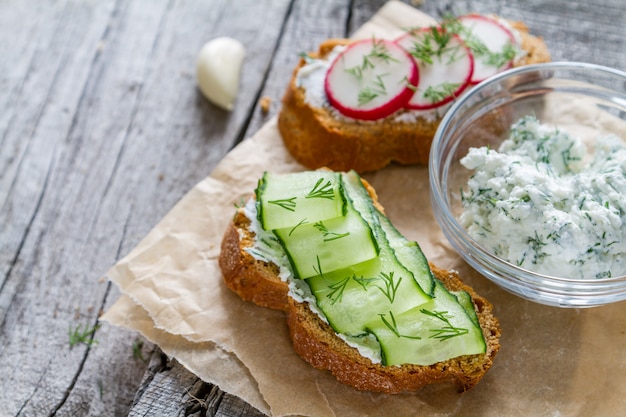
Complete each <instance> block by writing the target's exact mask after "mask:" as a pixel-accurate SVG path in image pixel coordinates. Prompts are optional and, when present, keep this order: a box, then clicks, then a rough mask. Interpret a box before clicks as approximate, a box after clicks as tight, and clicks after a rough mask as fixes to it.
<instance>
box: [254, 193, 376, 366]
mask: <svg viewBox="0 0 626 417" xmlns="http://www.w3.org/2000/svg"><path fill="white" fill-rule="evenodd" d="M244 214H245V215H246V217H247V218H248V219H249V220H250V230H251V231H252V232H254V234H255V239H254V246H252V247H251V248H247V249H246V251H247V252H248V253H249V254H250V255H252V257H253V258H254V259H257V260H260V261H263V262H272V263H274V264H275V265H276V266H278V269H279V278H280V279H281V280H282V281H284V282H287V283H288V284H289V297H291V298H292V299H294V300H295V301H297V302H299V303H307V304H308V305H309V308H310V309H311V311H313V312H314V313H315V314H317V315H318V316H319V317H320V319H322V321H324V322H325V323H328V320H327V319H326V316H325V315H324V313H322V311H321V310H320V309H319V307H318V306H317V302H316V300H315V296H314V295H313V293H311V289H310V288H309V286H308V284H307V283H306V282H305V281H304V280H302V279H297V278H295V276H294V273H293V270H292V268H291V264H290V263H289V259H288V258H287V254H286V253H285V251H284V249H283V247H282V246H281V244H280V242H279V241H278V239H277V238H276V236H274V234H273V233H272V232H268V231H266V230H264V229H263V227H261V223H260V222H259V220H258V218H257V209H256V200H254V199H250V200H248V202H247V203H246V205H245V206H244ZM337 336H338V337H339V338H341V339H342V340H344V341H345V342H346V343H347V344H348V345H349V346H352V347H353V348H355V349H357V350H358V351H359V354H360V355H361V356H363V357H366V358H368V359H370V360H371V361H372V362H373V363H381V360H382V358H381V354H380V352H381V349H380V344H379V343H378V340H376V337H374V336H373V335H371V334H365V335H362V336H361V335H359V336H347V335H344V334H341V333H337Z"/></svg>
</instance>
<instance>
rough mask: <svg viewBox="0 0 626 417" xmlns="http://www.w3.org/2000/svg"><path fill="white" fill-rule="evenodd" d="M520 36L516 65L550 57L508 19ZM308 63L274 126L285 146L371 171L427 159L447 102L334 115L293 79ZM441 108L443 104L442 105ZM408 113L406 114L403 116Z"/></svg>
mask: <svg viewBox="0 0 626 417" xmlns="http://www.w3.org/2000/svg"><path fill="white" fill-rule="evenodd" d="M510 25H511V27H512V28H513V29H515V30H516V31H517V32H518V33H519V35H520V38H521V48H522V49H523V50H524V51H525V55H524V56H523V57H522V58H520V59H517V60H516V61H515V66H521V65H529V64H533V63H540V62H548V61H550V54H549V53H548V49H547V47H546V45H545V43H544V42H543V40H542V39H541V38H539V37H535V36H532V35H530V34H529V33H528V28H527V27H526V26H525V25H524V24H523V23H521V22H510ZM350 42H351V41H350V40H348V39H329V40H327V41H325V42H324V43H322V44H321V45H320V47H319V51H318V52H312V53H310V54H309V56H310V57H311V58H314V59H324V58H326V57H327V56H328V55H329V54H330V53H331V51H332V50H333V49H334V48H335V47H336V46H341V45H347V44H349V43H350ZM305 64H306V61H305V59H301V60H300V62H299V63H298V65H297V67H296V68H295V70H294V71H293V75H292V77H291V80H290V82H289V85H288V87H287V90H286V92H285V94H284V97H283V100H282V107H281V110H280V112H279V115H278V129H279V131H280V133H281V136H282V138H283V141H284V143H285V147H286V148H287V150H288V151H289V152H290V153H291V154H292V155H293V156H294V157H295V158H296V159H297V160H298V161H299V162H300V163H301V164H303V165H304V166H306V167H307V168H309V169H317V168H320V167H328V168H331V169H333V170H335V171H348V170H350V169H354V170H355V171H357V172H360V173H363V172H369V171H376V170H379V169H381V168H383V167H385V166H387V165H388V164H390V163H391V162H397V163H400V164H405V165H413V164H427V163H428V156H429V152H430V146H431V143H432V140H433V136H434V134H435V131H436V130H437V127H438V126H439V123H440V121H441V119H442V117H443V115H444V114H445V108H441V109H436V111H434V112H430V113H428V114H427V115H426V114H423V115H419V114H418V115H413V114H411V113H410V112H405V114H393V115H391V116H388V117H386V118H384V119H379V120H376V121H362V120H355V119H349V118H346V117H343V116H338V114H337V111H335V110H334V109H331V108H330V107H329V105H325V106H323V107H313V106H311V105H309V103H308V102H307V99H306V94H307V93H306V91H305V89H304V88H303V87H299V86H298V85H297V74H298V71H299V69H300V68H302V67H303V66H304V65H305ZM442 109H443V110H442ZM405 116H407V117H405Z"/></svg>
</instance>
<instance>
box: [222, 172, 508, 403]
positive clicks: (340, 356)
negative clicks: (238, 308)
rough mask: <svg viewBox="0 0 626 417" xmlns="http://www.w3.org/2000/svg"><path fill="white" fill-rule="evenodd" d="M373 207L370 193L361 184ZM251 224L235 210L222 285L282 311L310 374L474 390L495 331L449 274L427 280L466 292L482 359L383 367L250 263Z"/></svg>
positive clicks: (482, 305)
mask: <svg viewBox="0 0 626 417" xmlns="http://www.w3.org/2000/svg"><path fill="white" fill-rule="evenodd" d="M366 186H367V188H368V190H369V192H370V195H371V196H373V200H374V202H375V204H377V206H378V207H380V205H379V204H378V203H377V201H376V195H375V192H374V190H373V189H372V188H371V187H369V186H368V185H367V184H366ZM250 225H251V221H250V219H249V218H248V217H247V216H246V215H245V213H244V210H243V209H242V208H240V209H239V210H238V211H237V213H236V214H235V217H234V218H233V221H232V222H231V223H230V225H229V226H228V228H227V230H226V232H225V234H224V239H223V241H222V246H221V253H220V257H219V265H220V267H221V269H222V273H223V277H224V282H225V283H226V286H227V287H228V288H230V289H231V290H232V291H233V292H235V293H236V294H238V295H239V296H240V297H241V298H242V299H244V300H246V301H251V302H253V303H255V304H257V305H259V306H263V307H268V308H272V309H276V310H282V311H285V312H286V314H287V323H288V326H289V334H290V337H291V340H292V342H293V345H294V349H295V351H296V352H297V353H298V354H299V355H300V357H302V359H304V360H305V361H307V362H308V363H309V364H311V365H312V366H314V367H315V368H318V369H322V370H328V371H330V372H332V374H333V375H335V377H336V378H337V380H339V381H341V382H343V383H345V384H347V385H350V386H352V387H354V388H356V389H359V390H366V391H374V392H384V393H389V394H395V393H401V392H411V391H416V390H418V389H420V388H422V387H423V386H425V385H428V384H436V383H444V382H449V383H452V384H455V385H456V386H457V387H458V389H459V390H460V391H466V390H468V389H470V388H472V387H473V386H474V385H476V384H477V383H478V382H479V381H480V380H481V379H482V378H483V376H484V375H485V373H486V372H487V371H488V370H489V368H490V367H491V366H492V363H493V359H494V356H495V355H496V353H497V352H498V350H499V348H500V342H499V338H500V327H499V323H498V320H497V319H496V317H494V315H493V313H492V306H491V304H490V303H489V302H488V301H487V300H485V299H484V298H482V297H480V296H479V295H478V294H476V292H475V291H474V290H473V289H472V288H470V287H469V286H467V285H465V284H464V283H463V282H461V280H460V279H459V277H458V275H457V274H456V273H455V272H451V271H445V270H442V269H439V268H436V267H435V266H434V265H431V269H432V272H433V274H434V275H435V277H436V278H437V279H439V280H440V281H442V282H443V284H444V285H445V286H446V288H448V290H451V291H459V290H464V291H467V292H468V293H469V294H470V296H471V298H472V300H473V303H474V307H475V310H476V313H477V316H478V319H479V323H480V326H481V328H482V331H483V336H484V338H485V342H486V345H487V349H486V353H484V354H481V355H468V356H462V357H457V358H453V359H449V360H447V361H444V362H440V363H436V364H434V365H430V366H419V365H402V366H384V365H381V364H380V363H374V362H372V361H371V360H370V359H368V358H366V357H364V356H361V355H360V353H359V351H358V350H357V349H356V348H354V347H351V346H349V345H348V344H347V343H346V342H344V340H342V339H341V338H339V337H338V336H337V335H336V334H335V332H334V330H333V329H332V328H331V327H330V326H329V325H328V324H327V323H325V322H324V321H323V320H321V319H320V317H319V316H318V315H317V314H316V313H314V312H313V311H312V310H311V309H310V308H309V305H308V304H307V303H306V302H304V303H302V302H298V301H296V300H294V299H293V298H291V297H290V296H289V285H288V283H287V282H286V281H283V280H281V279H280V278H279V276H278V271H279V269H278V267H277V266H276V265H275V264H273V263H271V262H264V261H260V260H258V259H256V258H254V257H253V256H252V255H251V254H250V253H249V252H248V251H247V249H249V248H251V247H252V246H253V245H254V239H255V236H254V232H252V231H251V228H250Z"/></svg>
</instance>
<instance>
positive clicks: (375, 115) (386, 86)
mask: <svg viewBox="0 0 626 417" xmlns="http://www.w3.org/2000/svg"><path fill="white" fill-rule="evenodd" d="M418 79H419V73H418V70H417V65H416V64H415V62H414V61H413V58H411V57H410V56H409V54H407V53H406V52H405V51H404V50H403V49H402V48H401V47H400V46H398V45H397V44H395V43H394V42H392V41H389V40H380V39H379V40H377V39H367V40H361V41H357V42H354V43H352V44H350V45H349V46H348V47H346V49H345V50H343V51H342V52H341V53H339V55H338V56H337V57H336V58H335V60H334V61H333V62H332V63H331V65H330V68H329V69H328V72H327V73H326V79H325V81H324V89H325V91H326V95H327V97H328V101H329V102H330V104H331V105H332V106H333V107H335V108H336V109H337V110H338V111H339V112H340V113H341V114H343V115H344V116H347V117H351V118H354V119H361V120H376V119H381V118H383V117H387V116H389V115H390V114H392V113H394V112H396V111H397V110H399V109H401V108H403V107H404V106H405V105H406V103H407V102H408V101H409V99H410V98H411V96H412V95H413V89H414V88H415V86H416V85H417V82H418Z"/></svg>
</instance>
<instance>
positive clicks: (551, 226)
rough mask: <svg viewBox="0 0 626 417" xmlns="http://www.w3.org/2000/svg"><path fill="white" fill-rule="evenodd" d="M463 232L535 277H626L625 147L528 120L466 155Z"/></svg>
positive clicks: (615, 141) (611, 139)
mask: <svg viewBox="0 0 626 417" xmlns="http://www.w3.org/2000/svg"><path fill="white" fill-rule="evenodd" d="M461 164H462V165H463V166H465V167H466V168H468V169H470V170H473V171H474V173H473V175H472V176H471V177H470V179H469V180H468V184H467V188H465V189H463V190H462V203H463V207H464V212H463V213H462V214H461V216H460V223H461V225H462V226H463V227H464V228H465V229H466V230H467V231H468V233H469V234H470V236H471V237H472V238H473V239H475V240H476V241H477V242H478V243H479V244H481V245H482V246H484V247H485V248H486V249H488V250H489V251H491V252H492V253H494V254H495V255H497V256H498V257H500V258H503V259H505V260H507V261H509V262H510V263H512V264H515V265H518V266H520V267H522V268H524V269H527V270H531V271H534V272H537V273H540V274H545V275H550V276H556V277H563V278H574V279H600V278H610V277H618V276H623V275H626V144H624V142H623V141H622V140H621V139H620V138H618V137H617V136H615V135H608V136H604V137H599V138H597V140H596V142H595V149H594V150H593V154H591V153H590V152H588V150H587V147H586V146H585V144H584V142H583V141H582V140H581V139H579V138H576V137H573V136H570V134H568V133H567V132H565V131H562V130H560V129H558V128H556V127H552V126H548V125H545V124H541V123H539V121H538V120H537V119H536V118H535V117H533V116H527V117H525V118H522V119H520V120H519V121H518V122H517V123H515V124H514V125H513V126H512V128H511V134H510V137H509V138H508V139H507V140H505V141H504V142H503V143H502V144H501V146H500V148H499V149H497V150H495V149H490V148H489V147H481V148H471V149H470V150H469V151H468V154H467V155H466V156H465V157H464V158H462V159H461Z"/></svg>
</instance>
